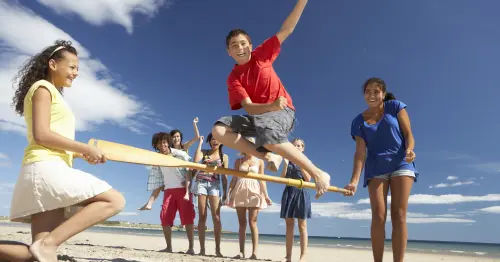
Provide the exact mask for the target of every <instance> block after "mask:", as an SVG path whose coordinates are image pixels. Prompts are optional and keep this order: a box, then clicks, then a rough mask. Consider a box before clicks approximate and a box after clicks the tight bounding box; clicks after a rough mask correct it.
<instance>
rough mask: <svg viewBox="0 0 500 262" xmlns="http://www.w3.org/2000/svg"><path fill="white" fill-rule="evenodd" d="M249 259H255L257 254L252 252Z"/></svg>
mask: <svg viewBox="0 0 500 262" xmlns="http://www.w3.org/2000/svg"><path fill="white" fill-rule="evenodd" d="M249 259H257V255H256V254H252V255H251V256H250V257H249Z"/></svg>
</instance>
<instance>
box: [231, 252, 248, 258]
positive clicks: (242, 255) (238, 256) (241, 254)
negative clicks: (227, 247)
mask: <svg viewBox="0 0 500 262" xmlns="http://www.w3.org/2000/svg"><path fill="white" fill-rule="evenodd" d="M233 258H234V259H243V258H245V254H243V253H241V252H240V253H239V254H238V255H236V256H234V257H233Z"/></svg>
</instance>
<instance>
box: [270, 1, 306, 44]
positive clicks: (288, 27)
mask: <svg viewBox="0 0 500 262" xmlns="http://www.w3.org/2000/svg"><path fill="white" fill-rule="evenodd" d="M306 4H307V0H297V4H295V7H294V8H293V10H292V12H291V13H290V14H289V15H288V17H287V18H286V19H285V22H283V24H282V25H281V29H280V31H279V32H278V33H276V36H277V37H278V40H279V41H280V43H283V41H285V39H286V38H287V37H288V36H289V35H290V34H291V33H292V32H293V30H294V29H295V26H296V25H297V23H298V22H299V19H300V16H301V15H302V12H303V11H304V8H305V7H306Z"/></svg>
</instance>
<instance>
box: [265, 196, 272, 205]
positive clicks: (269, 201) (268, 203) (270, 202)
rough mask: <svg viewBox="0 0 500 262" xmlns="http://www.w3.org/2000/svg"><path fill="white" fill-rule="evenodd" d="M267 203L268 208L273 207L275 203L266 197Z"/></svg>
mask: <svg viewBox="0 0 500 262" xmlns="http://www.w3.org/2000/svg"><path fill="white" fill-rule="evenodd" d="M266 203H267V205H268V206H271V205H272V204H273V201H272V200H271V199H270V198H269V196H266Z"/></svg>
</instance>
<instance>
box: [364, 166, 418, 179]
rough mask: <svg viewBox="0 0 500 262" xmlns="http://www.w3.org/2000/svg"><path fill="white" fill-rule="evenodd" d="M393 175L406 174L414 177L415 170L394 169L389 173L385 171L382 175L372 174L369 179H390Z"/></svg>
mask: <svg viewBox="0 0 500 262" xmlns="http://www.w3.org/2000/svg"><path fill="white" fill-rule="evenodd" d="M395 176H408V177H413V178H415V172H414V171H412V170H408V169H400V170H396V171H394V172H391V173H385V174H382V175H378V176H374V177H372V178H370V179H374V178H378V179H383V180H390V179H391V178H392V177H395Z"/></svg>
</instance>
